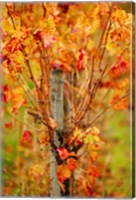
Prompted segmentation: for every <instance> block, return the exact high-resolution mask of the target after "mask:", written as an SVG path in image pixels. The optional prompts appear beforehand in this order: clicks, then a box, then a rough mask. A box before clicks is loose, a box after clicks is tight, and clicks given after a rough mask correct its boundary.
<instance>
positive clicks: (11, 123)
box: [4, 122, 13, 129]
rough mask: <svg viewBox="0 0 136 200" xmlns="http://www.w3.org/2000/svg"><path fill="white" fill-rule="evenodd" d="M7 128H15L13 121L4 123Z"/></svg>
mask: <svg viewBox="0 0 136 200" xmlns="http://www.w3.org/2000/svg"><path fill="white" fill-rule="evenodd" d="M4 125H5V128H9V129H13V122H10V123H6V124H4Z"/></svg>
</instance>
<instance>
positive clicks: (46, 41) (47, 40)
mask: <svg viewBox="0 0 136 200" xmlns="http://www.w3.org/2000/svg"><path fill="white" fill-rule="evenodd" d="M34 35H35V36H36V37H37V38H38V39H40V40H41V41H42V45H43V47H44V48H45V49H47V48H49V47H50V46H51V45H52V44H53V43H55V42H56V38H55V37H54V36H53V35H46V34H45V33H44V32H43V31H42V30H37V31H36V32H35V33H34Z"/></svg>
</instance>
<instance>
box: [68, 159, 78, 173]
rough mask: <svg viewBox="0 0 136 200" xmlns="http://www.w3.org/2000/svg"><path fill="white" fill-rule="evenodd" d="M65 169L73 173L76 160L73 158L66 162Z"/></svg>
mask: <svg viewBox="0 0 136 200" xmlns="http://www.w3.org/2000/svg"><path fill="white" fill-rule="evenodd" d="M67 167H68V169H69V170H70V171H73V170H75V169H76V168H77V163H76V160H75V159H74V158H69V159H68V160H67Z"/></svg>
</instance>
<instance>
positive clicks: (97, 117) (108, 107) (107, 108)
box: [83, 93, 129, 130]
mask: <svg viewBox="0 0 136 200" xmlns="http://www.w3.org/2000/svg"><path fill="white" fill-rule="evenodd" d="M128 95H129V93H128V94H126V95H124V96H123V97H121V98H120V99H118V100H117V101H116V102H115V103H114V104H112V105H108V106H107V107H106V108H105V109H104V110H103V111H102V112H101V113H100V114H98V115H97V116H96V118H95V119H94V120H93V121H92V122H91V123H90V124H88V125H87V126H86V127H85V128H84V129H83V130H86V129H87V128H88V127H89V126H91V125H92V124H94V123H95V122H96V121H97V119H99V118H100V117H101V116H102V115H103V114H104V113H105V112H106V111H107V110H109V109H110V108H111V107H112V106H114V105H116V104H117V103H119V102H120V101H121V100H122V99H124V98H125V97H127V96H128Z"/></svg>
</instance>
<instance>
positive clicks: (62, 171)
mask: <svg viewBox="0 0 136 200" xmlns="http://www.w3.org/2000/svg"><path fill="white" fill-rule="evenodd" d="M57 176H58V179H59V181H60V182H61V183H63V182H64V181H65V180H66V179H67V178H69V177H70V176H71V171H70V170H69V169H68V167H67V166H66V165H58V166H57Z"/></svg>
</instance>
